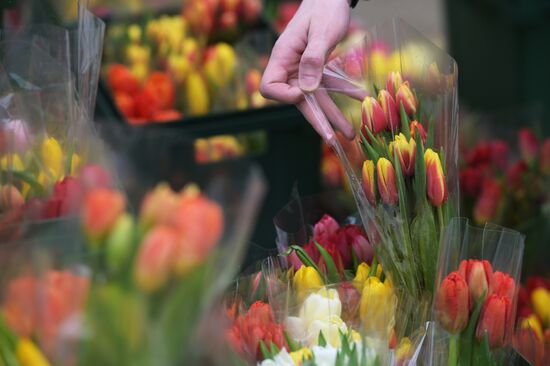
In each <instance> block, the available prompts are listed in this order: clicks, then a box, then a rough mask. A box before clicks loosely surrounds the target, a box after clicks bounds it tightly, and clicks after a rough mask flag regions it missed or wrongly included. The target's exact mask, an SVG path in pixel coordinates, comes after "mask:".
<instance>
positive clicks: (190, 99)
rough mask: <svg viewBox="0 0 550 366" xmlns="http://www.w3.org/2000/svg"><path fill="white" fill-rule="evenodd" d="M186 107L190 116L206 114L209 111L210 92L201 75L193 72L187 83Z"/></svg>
mask: <svg viewBox="0 0 550 366" xmlns="http://www.w3.org/2000/svg"><path fill="white" fill-rule="evenodd" d="M185 94H186V98H187V100H186V105H187V106H188V107H189V113H190V114H205V113H208V110H209V97H208V90H207V87H206V84H205V82H204V80H203V79H202V77H201V75H200V74H199V73H197V72H192V73H190V74H189V76H188V77H187V82H186V83H185Z"/></svg>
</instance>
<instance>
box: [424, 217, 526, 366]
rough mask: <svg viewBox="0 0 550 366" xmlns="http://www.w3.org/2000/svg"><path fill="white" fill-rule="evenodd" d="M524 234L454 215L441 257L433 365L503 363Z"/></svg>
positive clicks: (509, 342)
mask: <svg viewBox="0 0 550 366" xmlns="http://www.w3.org/2000/svg"><path fill="white" fill-rule="evenodd" d="M523 241H524V237H523V236H522V235H521V234H520V233H518V232H516V231H512V230H508V229H504V228H501V227H498V226H493V225H487V226H486V227H485V228H484V229H480V228H475V227H471V226H469V225H468V222H467V220H465V219H453V220H452V221H451V223H450V224H449V226H448V227H447V228H446V230H445V233H444V237H443V239H442V244H441V248H440V256H439V268H438V277H437V282H436V286H437V287H436V289H437V290H436V295H435V298H434V305H433V312H434V318H435V320H436V322H437V325H438V327H439V328H438V331H439V332H438V331H436V334H437V335H436V336H435V338H436V339H437V340H436V341H435V346H434V348H433V349H432V350H433V352H432V353H431V355H430V356H431V362H432V364H435V365H442V364H448V365H502V364H506V362H508V361H507V360H508V357H510V354H511V352H510V351H511V345H512V339H513V333H514V322H515V316H516V307H517V295H518V285H517V284H518V283H519V275H520V272H521V264H522V255H523Z"/></svg>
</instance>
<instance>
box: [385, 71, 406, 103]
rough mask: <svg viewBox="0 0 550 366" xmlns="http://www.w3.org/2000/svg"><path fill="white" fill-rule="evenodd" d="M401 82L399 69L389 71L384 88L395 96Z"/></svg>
mask: <svg viewBox="0 0 550 366" xmlns="http://www.w3.org/2000/svg"><path fill="white" fill-rule="evenodd" d="M401 84H403V77H401V73H400V72H399V71H392V72H390V74H389V76H388V80H387V81H386V89H387V90H388V92H389V93H390V94H391V96H392V97H394V98H395V97H396V96H397V91H398V90H399V87H400V86H401ZM397 108H399V106H397Z"/></svg>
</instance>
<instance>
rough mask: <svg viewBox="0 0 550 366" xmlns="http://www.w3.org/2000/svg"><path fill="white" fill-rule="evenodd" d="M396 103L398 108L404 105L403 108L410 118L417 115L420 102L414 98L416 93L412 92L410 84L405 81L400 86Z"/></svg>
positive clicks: (396, 95)
mask: <svg viewBox="0 0 550 366" xmlns="http://www.w3.org/2000/svg"><path fill="white" fill-rule="evenodd" d="M395 102H396V103H397V107H398V108H400V106H401V105H403V108H405V112H406V113H407V114H408V115H409V116H412V115H414V114H415V113H416V108H417V107H418V101H417V100H416V97H415V96H414V93H413V92H412V90H411V88H410V86H409V83H408V82H406V81H405V82H403V83H402V84H401V85H399V88H398V89H397V93H396V94H395Z"/></svg>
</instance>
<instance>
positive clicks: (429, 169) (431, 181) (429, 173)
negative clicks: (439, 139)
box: [424, 149, 448, 207]
mask: <svg viewBox="0 0 550 366" xmlns="http://www.w3.org/2000/svg"><path fill="white" fill-rule="evenodd" d="M424 161H425V164H426V190H427V194H428V198H429V200H430V202H431V204H432V205H434V206H436V207H437V206H441V205H442V204H443V203H445V202H446V201H447V198H448V192H447V182H446V180H445V174H443V167H442V165H441V160H440V159H439V155H438V154H437V153H436V152H434V151H433V150H432V149H428V150H426V152H425V153H424Z"/></svg>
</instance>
